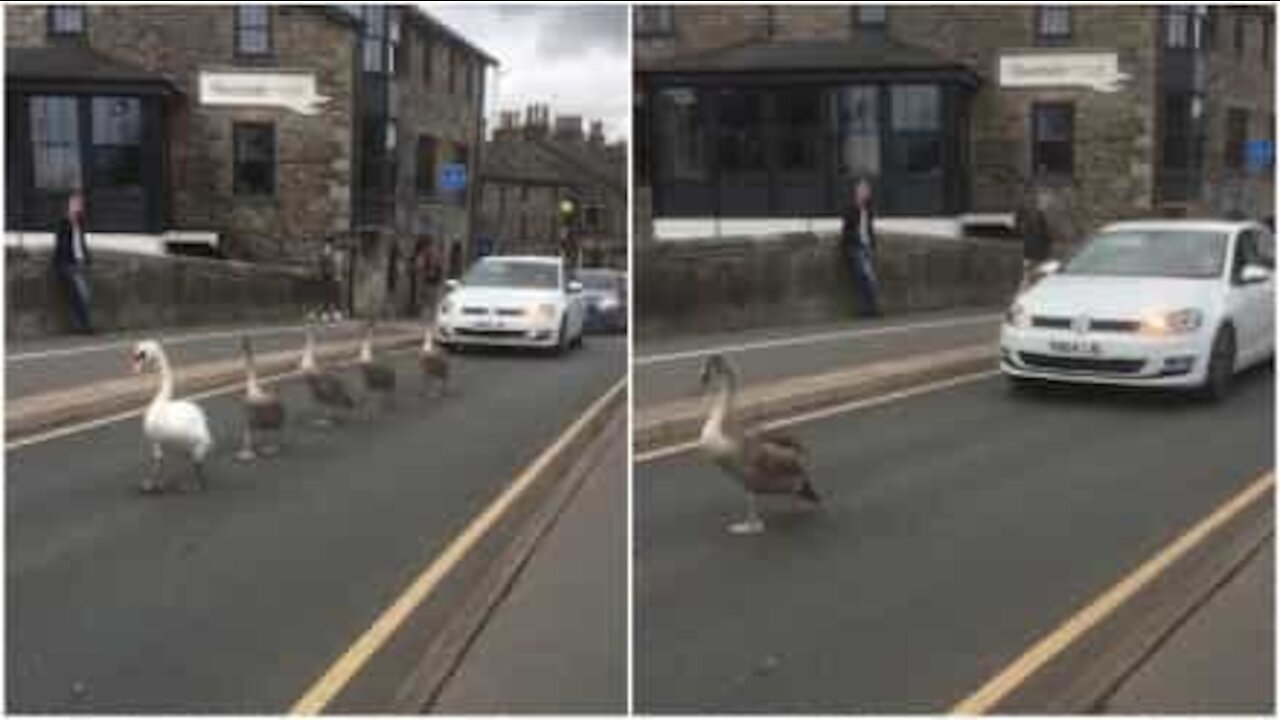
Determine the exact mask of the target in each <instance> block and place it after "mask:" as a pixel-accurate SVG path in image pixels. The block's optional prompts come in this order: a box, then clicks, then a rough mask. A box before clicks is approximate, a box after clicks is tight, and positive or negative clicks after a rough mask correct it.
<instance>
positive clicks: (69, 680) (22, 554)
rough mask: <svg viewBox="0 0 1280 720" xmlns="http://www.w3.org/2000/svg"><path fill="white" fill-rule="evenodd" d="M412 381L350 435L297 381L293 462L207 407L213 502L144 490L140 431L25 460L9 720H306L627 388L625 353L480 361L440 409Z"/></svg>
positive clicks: (72, 442) (10, 581)
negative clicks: (248, 444)
mask: <svg viewBox="0 0 1280 720" xmlns="http://www.w3.org/2000/svg"><path fill="white" fill-rule="evenodd" d="M412 362H413V361H412V360H411V359H410V356H404V357H403V359H401V360H400V361H399V363H398V365H399V367H400V369H401V373H402V375H401V377H402V378H403V380H402V381H403V382H404V383H405V388H406V393H405V396H404V397H403V398H402V399H401V401H400V402H399V403H398V406H397V407H396V409H395V410H393V411H391V412H389V413H383V414H378V415H376V416H374V417H371V418H368V419H364V420H353V421H352V422H350V423H348V424H346V425H345V426H343V427H340V428H337V429H332V430H321V429H315V428H312V427H310V426H309V425H308V424H307V423H306V422H305V420H304V419H303V416H305V415H308V414H309V413H310V412H311V407H310V403H309V402H307V401H306V399H305V390H304V388H303V387H301V386H300V385H298V384H296V383H292V382H291V383H288V384H286V386H285V388H284V397H285V399H286V401H287V402H288V405H289V408H290V412H291V413H292V419H294V420H295V423H293V424H292V425H291V427H290V430H289V433H288V436H287V442H288V445H287V447H286V449H285V451H284V453H282V454H281V455H280V456H278V457H275V458H271V459H267V460H262V461H259V462H258V463H255V464H252V465H247V466H246V465H240V464H237V463H235V462H234V461H233V460H232V459H231V457H230V455H231V454H232V453H233V452H234V450H235V448H236V441H237V440H238V434H237V432H238V431H237V428H238V419H239V407H238V404H237V402H238V401H237V400H236V399H234V398H228V397H226V396H222V397H218V398H213V399H209V400H205V401H203V405H204V406H205V408H206V410H207V411H208V412H209V414H210V416H211V420H212V424H213V426H214V431H215V434H216V436H217V437H218V439H219V440H220V442H221V444H220V446H219V448H218V449H217V450H215V454H214V456H213V459H212V461H211V468H210V469H211V476H212V488H211V490H210V491H209V492H208V493H206V494H200V493H188V494H178V495H171V496H165V497H161V498H152V497H144V496H140V495H138V494H136V493H135V492H134V490H133V487H134V485H135V483H137V481H138V480H140V479H141V477H142V475H143V473H144V472H145V468H146V462H145V459H144V458H145V455H144V446H143V442H142V439H141V434H140V429H139V423H138V422H137V421H136V420H133V421H126V422H120V423H114V424H111V425H106V426H102V427H99V428H97V429H94V430H90V431H87V432H83V433H79V434H76V435H72V436H69V437H65V438H62V439H58V440H53V441H49V442H45V443H40V444H36V445H32V446H28V447H24V448H22V449H20V450H17V451H11V452H9V453H8V458H7V471H8V472H7V483H6V488H5V497H6V513H7V515H6V520H7V536H6V537H7V543H6V567H5V571H6V589H7V593H8V596H7V606H6V622H7V624H6V628H7V648H6V651H7V655H6V658H7V663H6V673H7V675H6V680H7V683H6V688H7V701H8V710H9V711H10V712H22V713H33V712H95V713H117V712H134V713H151V712H164V713H192V712H201V713H204V712H214V713H246V712H252V713H279V712H284V711H286V710H288V708H289V707H290V706H291V705H292V703H293V702H294V701H296V700H297V699H298V698H299V697H300V696H301V694H302V693H303V692H304V691H305V690H306V689H307V688H308V687H309V686H310V684H311V683H312V682H313V681H315V680H316V678H317V677H319V676H320V674H321V673H322V672H324V671H325V670H326V668H328V666H329V665H330V663H332V662H333V660H334V659H335V658H337V657H338V655H339V654H340V653H342V652H343V651H344V650H346V649H347V647H348V646H349V645H350V643H351V642H352V641H354V640H355V639H356V638H357V637H358V636H359V635H360V634H361V633H363V632H364V631H365V630H366V629H367V628H368V627H369V625H370V623H371V622H372V621H373V619H374V618H375V617H377V616H378V615H379V614H380V613H381V612H382V611H383V610H384V609H385V608H386V607H387V605H388V604H390V603H391V601H392V600H394V599H395V598H396V597H397V596H398V594H399V593H400V592H401V591H402V590H403V589H404V587H405V586H406V585H407V583H408V582H409V580H410V579H411V578H413V577H414V576H416V575H417V574H418V573H420V572H421V570H422V568H424V567H425V566H426V565H427V564H428V563H429V562H430V560H431V559H432V558H433V557H434V556H435V555H436V554H437V553H438V552H439V551H440V550H441V549H442V548H443V547H444V546H445V545H446V544H447V543H448V542H449V541H450V540H451V539H452V538H453V537H454V536H455V535H456V534H457V533H458V531H459V530H460V529H461V528H462V527H463V526H465V525H466V524H467V523H468V522H469V521H470V519H471V518H472V517H473V516H474V515H475V514H476V513H477V512H479V511H480V509H481V508H483V507H484V506H485V505H486V504H487V503H489V502H490V500H492V498H493V497H494V496H496V495H497V494H498V493H499V492H500V491H501V489H502V488H503V487H505V486H506V484H507V483H508V482H510V480H511V478H512V477H513V476H514V475H515V474H516V473H517V472H518V471H519V469H520V468H521V467H523V466H524V465H525V464H526V463H528V462H529V461H531V460H532V459H533V458H534V457H535V456H536V455H537V454H538V453H539V452H541V451H542V449H543V448H544V447H545V446H546V445H547V444H549V443H550V442H551V441H552V440H553V439H554V438H555V437H556V436H557V435H558V434H559V433H560V432H561V431H562V430H563V428H564V427H565V426H566V425H567V424H568V423H569V422H571V421H572V419H573V418H575V417H576V416H577V415H578V414H580V413H581V412H582V411H583V410H585V408H586V407H587V406H588V405H589V404H590V403H591V402H592V401H593V400H594V399H595V398H597V397H598V396H599V395H600V394H601V393H603V392H604V391H605V390H606V389H607V388H608V387H609V386H610V385H612V384H613V383H614V382H615V381H616V380H617V379H618V378H619V377H620V376H621V375H622V373H623V372H624V367H625V348H624V344H623V343H622V342H621V341H619V340H616V339H610V340H604V339H592V340H591V341H589V342H588V344H587V348H586V349H585V350H584V351H581V352H578V353H575V354H573V355H571V356H569V357H567V358H550V357H538V356H516V355H512V354H509V353H502V354H467V355H465V356H461V357H459V358H458V359H457V360H456V363H457V364H456V370H455V372H457V380H458V382H457V384H456V393H455V394H453V395H452V396H449V397H446V398H445V399H443V400H441V401H439V402H430V401H422V400H420V399H419V398H418V397H416V395H414V393H415V392H416V388H417V386H416V384H415V383H413V382H412V381H414V380H416V377H412V376H410V375H409V372H410V371H411V370H413V369H414V368H413V364H412ZM350 377H351V378H352V379H353V380H354V379H357V378H356V376H355V375H354V374H351V375H350ZM173 466H174V467H173V469H174V470H175V471H183V470H185V468H184V467H183V466H182V464H181V463H180V462H177V461H175V462H174V463H173Z"/></svg>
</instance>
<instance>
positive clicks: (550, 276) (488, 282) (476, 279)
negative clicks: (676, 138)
mask: <svg viewBox="0 0 1280 720" xmlns="http://www.w3.org/2000/svg"><path fill="white" fill-rule="evenodd" d="M462 284H463V285H471V286H475V287H504V288H536V289H555V288H558V287H560V273H559V268H557V267H556V266H555V265H553V264H551V263H545V262H528V261H522V260H481V261H480V262H478V263H476V264H475V265H473V266H472V267H471V269H470V270H468V271H467V274H466V275H464V276H462Z"/></svg>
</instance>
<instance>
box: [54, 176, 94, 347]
mask: <svg viewBox="0 0 1280 720" xmlns="http://www.w3.org/2000/svg"><path fill="white" fill-rule="evenodd" d="M91 263H92V258H91V257H90V255H89V244H88V243H86V242H85V239H84V195H82V194H81V193H80V191H79V190H73V191H72V192H71V196H70V197H68V198H67V216H66V217H65V218H63V219H62V221H61V222H60V223H59V224H58V230H57V232H56V233H55V235H54V246H53V267H54V270H55V271H57V273H58V277H59V278H61V280H62V282H63V284H64V285H66V288H67V294H68V299H69V300H70V302H71V316H72V317H71V319H72V322H73V324H74V329H75V331H76V332H80V333H86V334H87V333H92V332H93V325H92V323H90V321H89V297H90V296H89V278H88V277H87V275H88V272H89V265H90V264H91Z"/></svg>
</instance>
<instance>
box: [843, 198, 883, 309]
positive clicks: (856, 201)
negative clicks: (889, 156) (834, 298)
mask: <svg viewBox="0 0 1280 720" xmlns="http://www.w3.org/2000/svg"><path fill="white" fill-rule="evenodd" d="M850 200H851V202H850V203H849V206H848V207H847V208H845V211H844V214H843V217H842V218H841V229H840V247H841V250H842V251H843V253H844V258H845V260H846V262H848V263H849V270H850V272H851V273H852V275H853V283H854V286H855V287H856V288H857V290H858V296H859V300H860V301H861V309H862V315H863V316H864V317H879V316H880V298H879V288H878V287H877V284H876V271H875V254H876V249H877V248H876V234H875V210H874V207H873V204H872V201H871V182H870V181H869V180H867V179H866V178H860V179H859V180H858V182H857V183H856V184H855V185H854V186H853V195H852V197H851V199H850Z"/></svg>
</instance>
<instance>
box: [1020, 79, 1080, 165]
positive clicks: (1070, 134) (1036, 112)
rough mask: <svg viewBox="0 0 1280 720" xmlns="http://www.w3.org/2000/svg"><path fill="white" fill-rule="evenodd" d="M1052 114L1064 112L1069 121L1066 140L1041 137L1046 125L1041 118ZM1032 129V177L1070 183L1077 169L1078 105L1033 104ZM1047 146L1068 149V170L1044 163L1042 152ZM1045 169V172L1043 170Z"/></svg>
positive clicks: (1053, 101) (1056, 101)
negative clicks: (1061, 146)
mask: <svg viewBox="0 0 1280 720" xmlns="http://www.w3.org/2000/svg"><path fill="white" fill-rule="evenodd" d="M1052 112H1064V114H1065V117H1066V119H1067V132H1066V135H1067V137H1066V139H1065V140H1061V139H1044V138H1042V137H1041V133H1040V130H1041V128H1042V127H1043V125H1044V123H1043V122H1042V121H1041V116H1042V115H1044V114H1048V113H1052ZM1029 121H1030V123H1031V127H1030V128H1029V130H1030V132H1029V133H1028V139H1029V145H1030V151H1031V153H1030V158H1029V160H1030V163H1031V172H1030V173H1028V175H1029V176H1030V177H1034V178H1036V179H1038V180H1042V181H1047V182H1049V183H1053V182H1070V181H1071V179H1072V178H1074V177H1075V169H1076V150H1075V145H1076V104H1075V103H1074V102H1072V101H1069V100H1052V101H1037V102H1033V103H1032V104H1031V112H1030V114H1029ZM1047 144H1062V145H1065V146H1066V148H1067V153H1066V157H1067V168H1066V170H1065V171H1064V170H1061V169H1055V168H1049V167H1048V164H1047V163H1045V162H1044V159H1045V154H1044V152H1043V150H1042V148H1043V146H1045V145H1047ZM1042 168H1043V170H1042Z"/></svg>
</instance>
